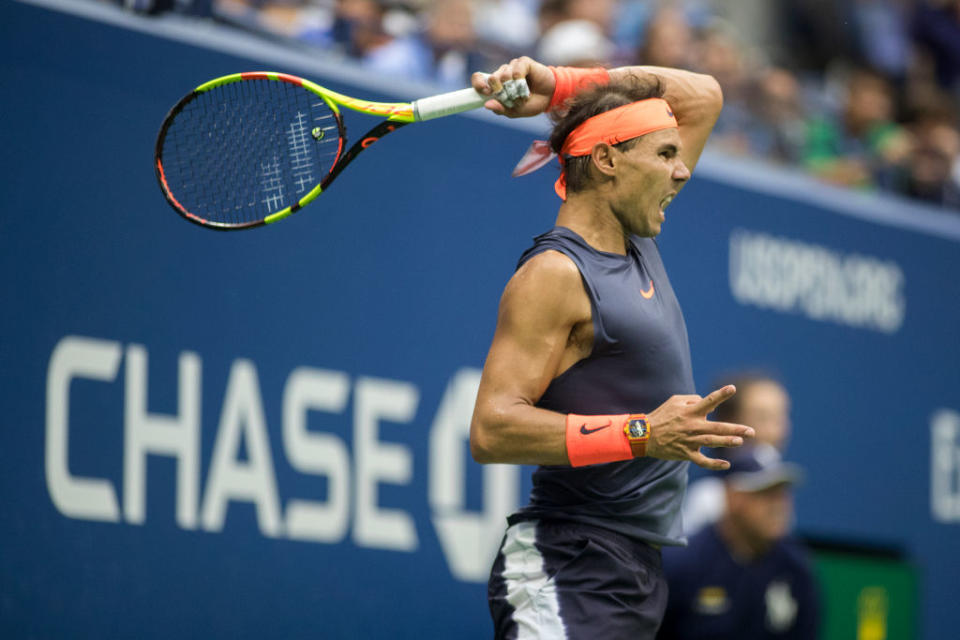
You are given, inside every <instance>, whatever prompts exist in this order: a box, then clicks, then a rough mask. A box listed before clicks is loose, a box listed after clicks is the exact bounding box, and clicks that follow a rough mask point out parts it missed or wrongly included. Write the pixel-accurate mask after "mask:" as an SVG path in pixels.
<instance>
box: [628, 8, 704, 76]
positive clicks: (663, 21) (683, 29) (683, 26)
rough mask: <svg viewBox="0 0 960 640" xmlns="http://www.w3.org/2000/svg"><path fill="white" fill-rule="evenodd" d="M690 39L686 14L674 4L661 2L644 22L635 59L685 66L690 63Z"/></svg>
mask: <svg viewBox="0 0 960 640" xmlns="http://www.w3.org/2000/svg"><path fill="white" fill-rule="evenodd" d="M693 42H694V40H693V29H692V27H691V25H690V22H689V20H688V19H687V16H686V14H685V13H684V12H683V11H681V10H680V9H679V8H677V7H676V6H674V5H663V6H662V7H661V8H660V9H659V10H657V11H656V12H655V13H654V14H653V16H652V17H651V18H650V20H649V22H647V25H646V29H644V32H643V35H642V41H641V44H640V49H639V51H638V52H637V62H638V63H639V64H647V65H653V66H656V67H673V68H677V69H689V68H690V67H692V66H693V64H692V58H693V55H694V51H693Z"/></svg>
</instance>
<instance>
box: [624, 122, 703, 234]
mask: <svg viewBox="0 0 960 640" xmlns="http://www.w3.org/2000/svg"><path fill="white" fill-rule="evenodd" d="M680 149H681V141H680V133H679V132H678V130H677V129H662V130H660V131H654V132H653V133H648V134H647V135H645V136H642V137H641V138H640V140H639V141H638V142H637V144H636V145H634V146H633V147H632V148H631V149H629V150H627V151H625V152H623V153H622V154H621V160H622V162H621V164H620V165H619V166H618V171H617V176H616V178H617V196H616V198H615V202H614V213H616V215H617V218H618V219H619V220H620V223H621V224H622V225H623V226H624V229H625V230H626V231H627V232H629V233H632V234H635V235H638V236H643V237H653V236H656V235H657V234H659V233H660V229H661V225H663V222H664V220H666V215H665V213H664V209H666V207H667V205H669V204H670V201H671V200H673V197H674V196H675V195H677V191H679V190H680V187H682V186H683V184H684V182H686V181H687V180H688V179H689V178H690V170H689V169H687V166H686V165H685V164H684V163H683V160H681V159H680Z"/></svg>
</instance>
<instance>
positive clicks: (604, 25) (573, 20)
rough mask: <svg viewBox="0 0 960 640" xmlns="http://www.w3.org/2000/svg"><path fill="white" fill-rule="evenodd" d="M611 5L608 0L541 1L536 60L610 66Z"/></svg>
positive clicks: (611, 46) (563, 63) (580, 65)
mask: <svg viewBox="0 0 960 640" xmlns="http://www.w3.org/2000/svg"><path fill="white" fill-rule="evenodd" d="M615 6H616V5H615V3H614V2H612V1H611V0H597V1H595V2H593V1H588V0H545V1H544V2H543V3H542V4H541V6H540V17H539V22H540V28H541V33H542V35H541V37H540V40H539V42H538V43H537V53H536V56H535V57H536V58H537V59H538V60H539V61H541V62H543V63H544V64H550V65H563V66H570V67H593V66H610V65H611V63H612V62H613V59H614V52H615V46H614V43H613V41H612V40H611V38H610V35H609V34H610V27H611V24H612V22H613V11H614V9H615Z"/></svg>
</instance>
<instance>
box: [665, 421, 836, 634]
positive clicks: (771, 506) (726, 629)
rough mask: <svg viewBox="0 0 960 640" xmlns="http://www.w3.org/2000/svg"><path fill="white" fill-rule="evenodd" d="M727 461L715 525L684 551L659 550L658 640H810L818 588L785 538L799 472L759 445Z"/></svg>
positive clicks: (804, 559)
mask: <svg viewBox="0 0 960 640" xmlns="http://www.w3.org/2000/svg"><path fill="white" fill-rule="evenodd" d="M758 434H759V430H758ZM730 461H731V467H730V469H729V470H728V471H726V472H724V474H723V487H724V491H725V494H726V504H727V508H726V511H725V512H724V514H723V516H722V517H721V518H720V520H718V521H717V522H716V523H715V524H713V525H710V526H708V527H706V528H704V529H703V530H701V531H700V532H699V533H697V534H696V535H694V536H693V537H691V538H690V545H689V546H688V547H668V548H664V550H663V566H664V574H665V575H666V577H667V581H668V583H669V585H670V591H669V594H670V595H669V600H668V602H667V612H666V615H665V617H664V620H663V625H662V626H661V628H660V632H659V633H658V635H657V638H660V639H663V640H694V639H696V640H702V639H705V638H711V639H715V640H718V639H721V638H729V639H731V640H734V639H736V640H753V639H759V638H789V639H791V640H813V639H814V638H816V637H817V633H818V629H819V624H820V620H819V605H818V602H819V599H818V590H817V585H816V581H815V578H814V576H813V574H812V572H811V569H810V563H809V560H808V556H807V551H806V550H805V548H804V547H803V546H801V545H800V544H799V543H798V542H797V541H795V540H793V539H792V538H791V537H790V531H791V528H792V525H793V518H794V511H793V497H792V492H791V489H792V486H793V485H794V484H795V483H796V482H797V481H798V480H799V479H800V477H801V470H800V469H799V468H798V467H796V466H795V465H793V464H790V463H787V462H783V460H782V459H781V457H780V452H779V451H778V450H777V448H776V447H774V446H772V445H770V444H766V443H758V444H756V445H748V446H744V447H743V448H741V449H737V450H733V452H732V454H731V457H730Z"/></svg>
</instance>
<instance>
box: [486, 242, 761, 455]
mask: <svg viewBox="0 0 960 640" xmlns="http://www.w3.org/2000/svg"><path fill="white" fill-rule="evenodd" d="M590 323H591V309H590V302H589V299H588V298H587V294H586V292H585V291H584V289H583V282H582V280H581V278H580V273H579V271H578V270H577V268H576V266H575V265H574V264H573V263H572V262H571V261H570V259H569V258H567V257H566V256H564V255H562V254H560V253H557V252H551V251H548V252H544V253H542V254H540V255H538V256H536V257H534V258H532V259H531V260H530V261H528V262H527V263H526V264H525V265H524V266H523V267H521V268H520V270H518V271H517V273H516V274H514V276H513V278H511V280H510V282H509V283H508V284H507V287H506V289H505V291H504V293H503V297H502V299H501V302H500V311H499V315H498V318H497V329H496V332H495V334H494V338H493V343H492V345H491V347H490V352H489V354H488V356H487V361H486V363H485V364H484V368H483V375H482V377H481V380H480V390H479V393H478V395H477V403H476V406H475V408H474V414H473V421H472V422H471V425H470V449H471V452H472V454H473V457H474V459H475V460H477V461H478V462H481V463H511V464H542V465H565V464H569V458H568V455H567V450H566V416H565V415H564V414H561V413H556V412H554V411H548V410H546V409H541V408H539V407H537V406H536V403H537V401H538V400H539V399H540V397H541V396H542V395H543V393H544V391H545V390H546V389H547V387H548V386H549V385H550V382H551V381H552V380H553V379H554V378H555V377H556V376H557V375H559V374H560V373H562V372H563V371H565V370H566V369H567V368H569V367H570V366H571V365H572V364H573V363H575V362H576V361H577V360H579V359H581V358H583V357H585V356H586V355H587V354H588V353H589V351H590V348H591V344H587V343H583V342H582V341H581V340H578V336H582V335H583V329H584V327H585V325H586V326H589V325H590ZM735 392H736V389H734V388H733V387H732V386H727V387H724V388H722V389H718V390H717V391H714V392H713V393H711V394H710V395H709V396H707V397H706V398H700V397H699V396H695V395H689V396H673V397H671V398H670V399H669V400H667V401H666V402H665V403H663V404H662V405H661V406H659V407H657V408H656V409H655V410H654V411H652V412H651V413H649V414H648V418H649V424H650V432H651V436H650V441H649V443H648V445H647V455H648V456H650V457H654V458H661V459H666V460H692V461H693V462H695V463H696V464H699V465H701V466H703V467H706V468H710V469H724V468H726V467H728V466H729V463H727V462H726V461H724V460H718V459H714V458H707V457H706V456H704V455H703V454H702V453H701V452H700V447H731V446H738V445H740V444H742V442H743V439H742V438H743V437H752V436H753V430H752V429H750V428H749V427H745V426H743V425H736V424H728V423H722V422H711V421H708V420H707V419H706V416H707V414H708V413H710V412H711V411H713V409H715V408H716V407H717V405H719V404H720V403H721V402H723V401H724V400H726V399H727V398H729V397H730V396H732V395H733V394H734V393H735Z"/></svg>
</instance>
